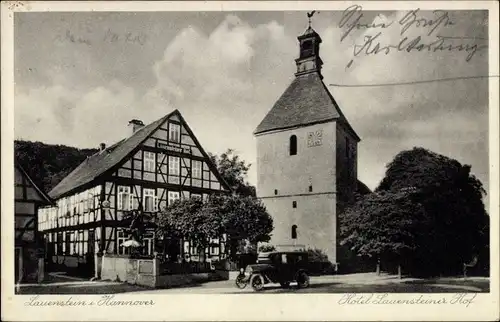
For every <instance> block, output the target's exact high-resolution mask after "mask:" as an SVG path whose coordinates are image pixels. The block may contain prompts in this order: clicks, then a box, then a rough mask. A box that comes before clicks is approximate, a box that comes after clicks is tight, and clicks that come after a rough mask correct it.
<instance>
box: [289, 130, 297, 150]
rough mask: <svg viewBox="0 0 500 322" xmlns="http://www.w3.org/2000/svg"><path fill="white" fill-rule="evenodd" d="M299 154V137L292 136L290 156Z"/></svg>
mask: <svg viewBox="0 0 500 322" xmlns="http://www.w3.org/2000/svg"><path fill="white" fill-rule="evenodd" d="M296 154H297V136H296V135H292V136H291V137H290V155H296Z"/></svg>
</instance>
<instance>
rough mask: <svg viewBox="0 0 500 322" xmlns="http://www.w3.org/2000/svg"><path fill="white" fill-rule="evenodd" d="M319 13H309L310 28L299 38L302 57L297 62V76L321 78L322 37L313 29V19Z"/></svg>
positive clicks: (314, 11)
mask: <svg viewBox="0 0 500 322" xmlns="http://www.w3.org/2000/svg"><path fill="white" fill-rule="evenodd" d="M316 13H318V12H317V11H316V10H313V11H311V12H308V13H307V18H308V20H309V27H308V28H307V30H306V31H305V32H304V34H303V35H301V36H299V37H298V38H297V39H298V40H299V47H300V56H299V58H297V59H296V60H295V63H296V65H297V72H296V73H295V75H296V76H299V75H303V74H309V73H318V74H319V75H320V77H322V76H321V66H322V65H323V61H322V60H321V58H320V57H319V44H320V43H321V37H320V36H319V35H318V34H317V33H316V31H314V29H313V28H312V27H311V20H312V19H311V18H312V17H313V16H314V14H316Z"/></svg>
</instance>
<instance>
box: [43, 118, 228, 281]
mask: <svg viewBox="0 0 500 322" xmlns="http://www.w3.org/2000/svg"><path fill="white" fill-rule="evenodd" d="M128 130H129V135H128V137H126V138H124V139H123V140H121V141H119V142H117V143H115V144H113V145H111V146H109V147H106V146H105V145H104V144H101V147H100V150H99V151H98V152H97V153H96V154H94V155H92V156H90V157H89V158H87V160H85V161H84V162H82V164H80V165H79V166H78V167H77V168H76V169H75V170H73V171H72V172H71V173H70V174H69V175H68V176H67V177H65V178H64V179H63V180H62V181H61V182H60V183H59V184H58V185H57V186H55V187H54V188H53V189H52V191H50V192H49V195H50V196H51V197H52V198H53V199H54V200H55V203H56V205H55V206H52V207H46V208H43V209H40V211H39V227H40V231H42V232H43V233H44V236H45V240H46V243H47V253H48V254H49V256H48V257H49V261H50V265H51V267H53V269H64V270H66V271H71V270H73V271H74V272H75V273H76V274H80V275H88V276H96V277H98V276H99V274H100V272H99V270H100V268H99V257H100V256H102V254H103V253H106V254H116V255H127V254H128V252H129V248H126V247H123V246H122V244H123V243H124V242H125V241H127V240H128V238H129V236H128V234H127V232H126V228H128V227H127V224H126V223H124V221H123V218H124V215H125V214H126V213H127V212H130V211H139V212H140V213H141V214H142V215H144V216H148V217H150V218H154V216H155V214H156V213H157V212H158V211H160V210H162V209H164V208H166V207H167V206H168V205H169V204H171V203H173V202H174V201H176V200H178V199H181V198H191V197H199V198H203V199H206V198H207V197H208V196H209V195H210V194H214V193H230V188H229V186H228V185H227V183H226V182H225V181H224V180H223V178H222V177H221V176H220V174H219V173H218V171H217V168H216V166H215V165H214V164H213V163H212V161H211V159H210V158H209V156H208V155H207V153H206V152H205V151H204V149H203V148H202V146H201V145H200V143H199V141H198V140H197V138H196V137H195V135H194V133H193V132H192V130H191V129H190V127H189V126H188V124H187V123H186V121H185V120H184V118H183V117H182V115H181V113H180V112H179V111H178V110H175V111H173V112H172V113H169V114H167V115H166V116H164V117H162V118H160V119H158V120H156V121H154V122H153V123H151V124H148V125H144V123H143V122H142V121H140V120H131V121H130V122H129V124H128ZM153 231H154V230H148V232H147V233H146V234H145V236H144V238H143V243H142V248H141V253H142V254H143V255H145V256H148V255H149V256H151V255H153V254H154V253H155V252H163V251H166V253H167V254H168V255H169V258H170V259H175V260H177V259H184V260H187V261H206V260H208V259H210V260H213V259H218V258H220V257H221V256H223V254H224V253H225V250H224V243H223V242H222V241H219V240H213V241H211V246H210V247H207V248H206V249H205V250H199V249H196V248H195V247H193V245H192V244H191V243H190V241H189V240H169V241H167V240H159V238H156V236H155V235H154V232H153Z"/></svg>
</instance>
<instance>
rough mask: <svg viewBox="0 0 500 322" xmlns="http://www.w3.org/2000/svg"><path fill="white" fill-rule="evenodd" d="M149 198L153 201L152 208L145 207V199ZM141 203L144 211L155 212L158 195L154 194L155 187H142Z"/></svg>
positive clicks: (146, 203)
mask: <svg viewBox="0 0 500 322" xmlns="http://www.w3.org/2000/svg"><path fill="white" fill-rule="evenodd" d="M148 198H151V199H152V201H151V202H152V203H153V209H149V207H147V205H148V202H147V199H148ZM142 203H143V205H144V211H147V212H155V211H158V197H157V196H156V189H143V190H142Z"/></svg>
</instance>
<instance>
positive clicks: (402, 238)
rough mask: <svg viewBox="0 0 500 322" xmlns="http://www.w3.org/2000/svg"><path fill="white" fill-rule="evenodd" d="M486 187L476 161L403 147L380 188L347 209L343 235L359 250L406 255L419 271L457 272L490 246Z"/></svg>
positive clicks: (403, 257)
mask: <svg viewBox="0 0 500 322" xmlns="http://www.w3.org/2000/svg"><path fill="white" fill-rule="evenodd" d="M484 193H485V191H484V189H483V188H482V184H481V182H480V181H479V180H478V179H477V178H475V177H474V176H473V175H471V173H470V166H468V165H462V164H460V163H459V162H458V161H456V160H453V159H450V158H447V157H445V156H442V155H438V154H436V153H433V152H430V151H428V150H426V149H423V148H414V149H412V150H408V151H402V152H401V153H399V154H398V155H397V156H396V157H395V158H394V160H393V161H392V162H391V163H389V164H388V166H387V171H386V175H385V177H384V179H383V180H382V181H381V183H380V185H379V187H378V188H377V189H376V191H375V193H374V194H370V195H367V196H365V197H363V198H361V199H360V200H358V202H356V204H355V205H354V206H352V207H351V208H350V209H348V210H347V211H346V213H345V214H344V215H343V218H341V223H342V226H341V234H342V237H343V240H342V241H343V243H345V244H349V245H350V246H351V248H352V249H354V250H355V251H356V252H357V253H358V255H369V256H381V257H390V258H391V259H397V261H399V262H401V261H402V260H404V261H405V264H406V266H407V267H408V269H409V270H411V271H412V272H413V273H414V274H420V275H438V274H456V273H457V272H459V271H460V270H461V269H462V265H463V263H464V262H470V261H471V260H472V259H473V258H474V257H475V256H476V255H477V254H481V253H485V252H484V249H485V248H487V247H488V233H487V232H488V229H489V228H488V222H489V220H488V216H487V214H486V211H485V209H484V204H483V202H482V196H483V194H484ZM483 258H484V256H483ZM485 260H487V259H485Z"/></svg>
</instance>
